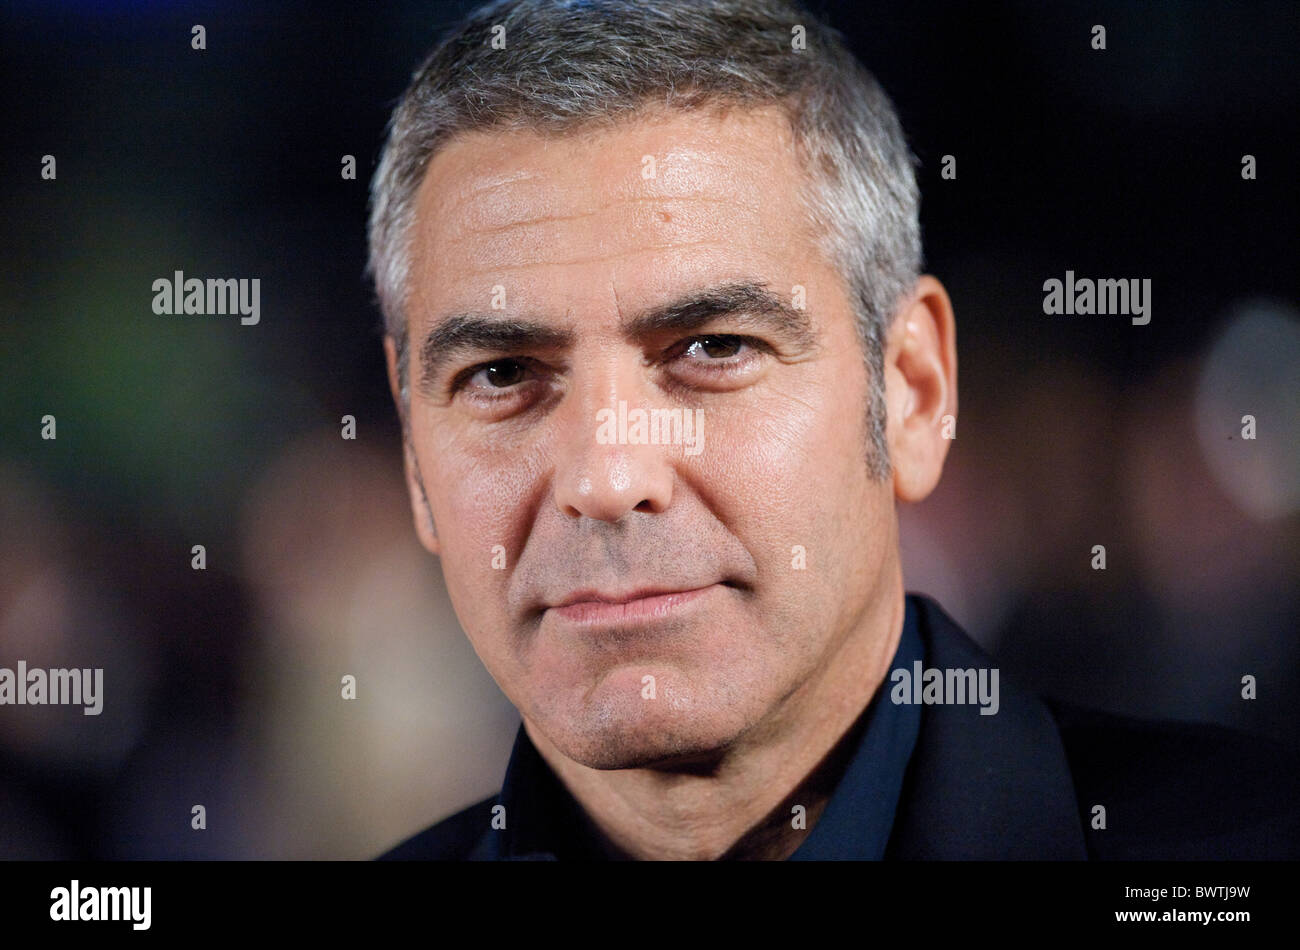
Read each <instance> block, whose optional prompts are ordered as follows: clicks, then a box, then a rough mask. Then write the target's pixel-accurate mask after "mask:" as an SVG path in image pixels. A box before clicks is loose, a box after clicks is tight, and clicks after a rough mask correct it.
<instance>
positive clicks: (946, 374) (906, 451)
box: [884, 274, 957, 501]
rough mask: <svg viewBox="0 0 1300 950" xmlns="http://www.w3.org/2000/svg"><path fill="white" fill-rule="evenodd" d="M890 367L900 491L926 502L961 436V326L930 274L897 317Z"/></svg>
mask: <svg viewBox="0 0 1300 950" xmlns="http://www.w3.org/2000/svg"><path fill="white" fill-rule="evenodd" d="M884 369H885V401H886V404H887V406H888V414H889V421H888V428H887V430H886V432H887V436H888V440H889V458H890V463H891V465H892V468H893V472H894V474H893V480H894V495H895V497H897V498H898V499H899V500H900V501H921V500H922V499H923V498H925V497H926V496H927V495H929V494H930V492H932V491H933V490H934V487H935V485H937V484H938V483H939V476H940V475H941V474H943V463H944V459H945V458H947V456H948V446H949V444H950V442H951V441H952V440H953V439H954V438H956V435H957V429H956V426H957V325H956V321H955V319H954V318H953V313H952V303H951V301H949V299H948V292H947V291H946V290H944V289H943V284H941V283H939V281H938V280H936V279H935V278H934V277H931V276H930V275H929V274H926V275H924V276H922V277H921V279H920V280H919V281H917V284H916V288H915V289H914V290H913V291H912V294H911V295H910V296H909V297H908V298H907V300H906V301H905V302H904V304H903V306H902V307H900V308H899V310H898V312H897V313H896V314H895V316H894V320H893V323H892V325H891V326H890V328H889V332H888V334H887V336H886V341H885V367H884Z"/></svg>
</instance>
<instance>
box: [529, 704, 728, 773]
mask: <svg viewBox="0 0 1300 950" xmlns="http://www.w3.org/2000/svg"><path fill="white" fill-rule="evenodd" d="M736 712H737V710H735V709H734V708H733V709H730V710H726V711H723V710H719V709H707V708H701V707H700V706H699V705H697V704H693V703H684V702H681V701H680V700H679V701H678V702H677V703H670V702H666V701H665V700H664V698H662V697H661V698H659V699H655V700H641V699H639V698H638V699H637V700H636V702H635V704H629V703H628V702H626V701H622V700H620V701H619V702H616V703H609V704H601V703H599V702H598V701H597V702H591V701H588V702H587V703H586V704H585V705H584V708H582V709H580V710H575V711H574V715H573V716H572V717H567V718H566V719H565V722H564V723H563V724H560V725H559V727H558V728H548V724H546V723H539V725H540V726H541V728H542V730H543V732H544V733H545V734H546V736H547V738H548V739H550V741H551V743H552V744H553V745H554V746H555V747H556V749H558V750H559V751H560V752H561V753H563V754H564V755H565V756H567V757H568V758H570V759H572V760H573V761H575V762H578V763H580V764H582V765H585V766H586V767H587V768H591V769H635V768H648V767H651V766H656V767H660V768H663V767H670V766H672V765H680V766H682V767H689V766H691V765H707V763H709V762H710V761H712V760H716V759H717V757H718V756H719V755H721V754H722V753H723V752H725V751H726V749H727V747H728V746H730V745H731V744H732V743H733V742H734V741H735V740H736V738H737V737H738V736H739V735H740V734H741V733H742V732H743V728H742V727H741V725H740V724H739V723H738V722H737V721H735V716H736Z"/></svg>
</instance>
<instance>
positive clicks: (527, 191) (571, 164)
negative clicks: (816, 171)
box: [412, 106, 812, 296]
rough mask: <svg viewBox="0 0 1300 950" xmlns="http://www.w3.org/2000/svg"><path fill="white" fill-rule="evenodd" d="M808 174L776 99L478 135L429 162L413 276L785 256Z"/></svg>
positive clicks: (468, 277) (800, 243) (673, 265)
mask: <svg viewBox="0 0 1300 950" xmlns="http://www.w3.org/2000/svg"><path fill="white" fill-rule="evenodd" d="M805 182H806V176H805V172H804V169H803V166H802V164H801V162H800V159H799V155H798V152H797V150H796V148H795V144H794V139H793V135H792V132H791V129H790V124H789V119H788V118H787V115H786V113H785V112H784V110H782V109H781V108H779V107H777V106H770V107H768V106H765V107H759V108H751V109H729V110H726V111H725V112H719V111H716V110H693V111H681V110H675V111H668V112H659V113H654V114H651V115H643V116H640V117H632V118H628V119H625V120H621V121H620V122H618V123H617V124H615V125H613V126H607V127H602V128H599V129H588V130H585V131H580V132H575V133H572V134H554V133H551V134H543V133H539V132H534V131H528V130H505V131H475V132H470V133H466V134H463V135H461V136H458V137H457V138H455V139H453V140H452V141H451V142H450V143H449V144H448V145H446V146H445V147H444V148H443V149H442V150H440V151H439V152H438V153H437V154H436V155H435V156H434V158H433V159H432V161H431V162H430V163H429V167H428V169H427V171H426V174H425V178H424V180H423V182H422V183H421V187H420V190H419V193H418V195H417V204H416V219H415V225H414V233H413V235H412V238H413V241H412V252H413V253H412V264H413V274H412V276H413V279H414V280H415V281H416V282H417V283H423V284H425V287H424V291H425V293H424V294H422V295H423V296H427V295H428V294H429V293H432V294H433V295H434V296H437V295H438V291H439V289H448V288H454V287H456V286H457V285H459V284H462V283H465V282H470V283H473V284H475V285H481V284H482V283H483V281H484V280H485V279H487V278H492V280H491V283H493V284H496V283H502V284H505V283H509V282H510V281H512V280H527V279H528V278H529V277H530V276H531V277H532V278H536V277H537V276H538V275H539V274H541V273H547V274H553V275H559V274H561V273H565V272H569V273H577V272H579V270H581V269H584V268H585V269H588V270H590V269H591V268H602V269H604V270H617V271H619V272H620V274H622V275H624V276H628V277H632V278H633V279H634V278H635V275H636V274H637V273H638V272H639V271H643V270H644V269H645V268H647V267H651V268H656V269H658V270H660V271H662V270H664V269H669V270H677V269H680V268H682V267H686V268H687V269H689V268H690V263H691V261H692V260H693V261H695V262H697V263H704V264H708V265H710V266H713V267H722V268H723V269H727V268H728V267H729V266H732V265H736V266H739V264H740V263H742V262H743V261H746V260H748V261H749V262H750V263H751V264H752V265H753V266H761V265H763V264H765V263H776V262H778V261H781V260H787V261H788V260H790V259H791V256H792V255H794V256H795V257H799V256H802V255H806V254H807V253H808V250H809V248H808V247H807V246H806V245H807V244H808V243H810V241H811V238H812V234H811V232H810V229H809V228H808V226H807V213H806V205H805V203H804V191H803V189H804V187H805ZM588 276H590V274H588ZM429 284H432V286H429Z"/></svg>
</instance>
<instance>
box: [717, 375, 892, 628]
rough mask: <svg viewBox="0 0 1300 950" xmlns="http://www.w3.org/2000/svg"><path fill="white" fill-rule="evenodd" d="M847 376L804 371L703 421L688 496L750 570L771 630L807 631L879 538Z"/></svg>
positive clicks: (857, 410)
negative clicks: (752, 565) (708, 424)
mask: <svg viewBox="0 0 1300 950" xmlns="http://www.w3.org/2000/svg"><path fill="white" fill-rule="evenodd" d="M853 370H854V368H853V367H851V366H848V365H845V366H843V367H838V366H837V367H836V368H835V369H830V368H827V367H820V368H817V367H809V368H808V370H807V372H801V373H800V374H798V375H797V376H796V375H795V374H792V378H791V380H790V382H789V383H788V384H787V385H784V386H782V387H780V388H777V387H773V388H772V389H770V390H769V391H767V392H765V393H764V394H763V395H762V397H761V398H760V399H757V400H755V401H754V402H753V403H752V404H749V405H747V406H746V407H745V408H744V410H743V411H741V410H739V409H737V410H735V411H733V412H728V413H726V414H721V413H717V414H714V416H716V418H712V419H711V421H712V422H713V428H712V432H711V433H710V434H709V437H708V438H707V439H706V445H707V448H706V449H705V451H704V453H702V455H701V456H700V460H699V468H698V469H697V471H698V473H699V477H698V479H697V481H696V485H697V490H699V491H700V493H701V495H702V496H703V497H704V501H705V504H706V505H708V506H709V507H710V508H711V509H712V510H713V511H714V512H715V513H716V515H717V517H718V518H719V519H720V520H721V521H722V522H723V523H724V524H726V525H727V526H728V529H729V530H730V531H731V532H732V533H733V534H735V535H736V536H737V537H739V538H740V540H741V542H742V543H743V544H744V545H745V547H746V549H747V550H748V551H749V552H750V554H751V556H752V557H753V558H754V560H755V562H756V563H757V565H758V569H759V591H760V593H761V594H762V595H763V596H764V597H766V598H768V600H767V603H766V608H767V609H768V610H770V611H775V612H776V613H775V614H774V615H773V620H774V624H773V626H774V630H773V632H774V633H777V632H778V631H777V630H776V629H775V628H776V627H777V626H778V625H789V624H794V625H796V626H798V627H800V628H802V629H807V624H808V621H810V620H811V619H812V617H813V616H816V615H818V612H819V611H820V610H822V609H823V605H828V604H832V603H835V602H836V601H837V600H838V599H841V598H842V595H843V588H842V585H843V584H845V583H847V582H848V581H849V579H850V577H851V576H852V575H853V574H854V573H855V572H857V571H860V570H861V569H862V568H863V566H864V564H865V560H866V556H867V554H868V553H869V552H868V551H867V547H868V546H869V545H870V544H871V543H872V542H871V539H872V538H874V537H877V536H878V535H879V525H880V519H879V515H880V506H881V504H882V501H881V496H880V492H879V491H878V490H875V489H874V488H873V484H872V483H871V481H870V479H869V477H868V474H867V470H866V457H865V439H866V429H865V418H866V415H865V414H866V408H865V405H864V403H863V400H864V399H865V391H861V390H862V387H861V386H860V385H856V384H855V385H844V381H845V380H846V379H854V377H853V376H852V373H853ZM801 377H802V378H801ZM825 380H830V381H839V383H840V385H839V386H835V385H833V384H828V383H826V382H823V381H825Z"/></svg>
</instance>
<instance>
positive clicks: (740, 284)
mask: <svg viewBox="0 0 1300 950" xmlns="http://www.w3.org/2000/svg"><path fill="white" fill-rule="evenodd" d="M722 317H740V318H742V320H743V322H745V323H747V324H750V325H753V326H754V327H755V328H756V329H767V330H769V331H771V332H774V333H777V334H780V335H782V336H784V337H786V338H787V339H788V340H789V341H790V342H791V343H792V344H793V345H794V347H795V348H796V349H799V350H803V349H807V348H810V347H811V346H812V345H813V344H814V343H815V341H816V334H815V333H814V332H813V328H812V321H811V320H810V319H809V317H808V314H807V312H806V311H804V310H801V309H799V308H796V307H795V306H794V305H793V304H792V303H791V302H789V301H787V300H786V299H785V298H784V297H782V296H781V295H779V294H775V293H773V292H772V291H770V290H768V289H767V288H766V287H765V286H763V285H762V284H760V283H757V282H755V281H735V282H731V283H726V284H719V285H717V286H715V287H709V288H706V289H703V290H695V291H691V292H689V293H686V294H683V295H682V296H680V297H678V298H676V299H675V300H671V301H669V302H668V303H664V304H659V305H656V306H654V307H650V308H648V309H646V310H642V311H641V312H639V313H637V314H635V315H634V316H632V317H631V318H630V319H628V320H626V321H624V322H623V324H622V326H621V328H620V329H621V331H622V334H623V336H624V337H625V338H627V339H631V340H637V339H644V338H645V337H648V336H653V335H659V334H667V333H679V334H685V333H691V332H692V331H696V330H699V329H701V328H702V327H704V326H706V325H708V324H709V323H710V322H712V321H714V320H717V319H719V318H722ZM576 338H577V335H576V334H575V332H574V331H573V330H569V329H563V328H559V327H555V326H553V325H551V324H549V323H543V322H539V321H533V320H520V319H516V318H512V317H506V316H504V315H502V314H500V313H494V312H490V311H489V312H475V313H459V314H454V315H452V316H449V317H447V318H445V319H443V320H441V321H440V322H439V323H438V324H437V325H435V326H434V327H433V328H432V329H431V330H430V331H429V332H428V333H427V334H426V335H425V337H424V341H423V342H422V343H421V345H420V368H421V385H422V386H427V385H429V383H430V381H431V380H433V379H434V377H435V376H436V375H437V373H438V372H439V371H440V370H441V369H442V368H443V367H444V366H445V365H446V364H447V363H449V362H451V361H452V360H453V359H454V358H455V357H456V356H457V355H458V354H461V353H465V352H479V353H485V354H486V353H517V352H522V351H527V350H542V349H562V348H564V347H568V346H572V344H573V342H574V340H575V339H576Z"/></svg>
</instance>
